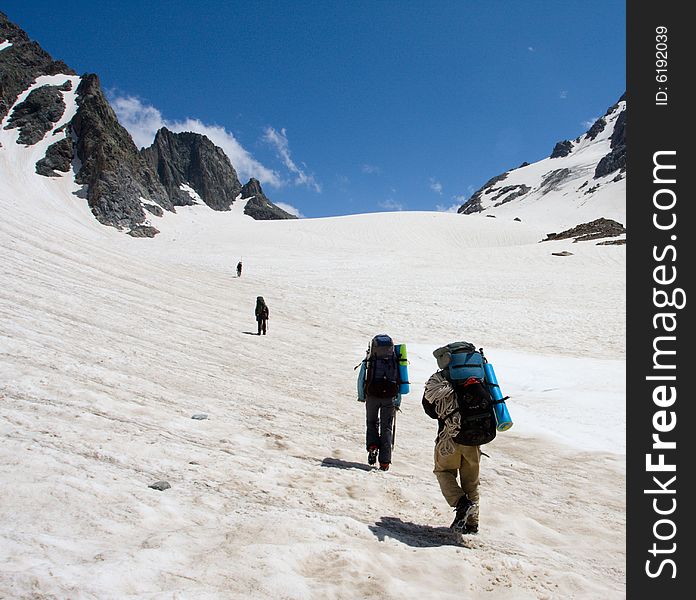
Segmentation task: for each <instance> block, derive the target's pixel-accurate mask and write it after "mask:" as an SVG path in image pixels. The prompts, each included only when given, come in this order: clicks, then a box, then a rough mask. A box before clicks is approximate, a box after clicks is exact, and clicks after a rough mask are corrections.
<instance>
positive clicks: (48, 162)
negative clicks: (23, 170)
mask: <svg viewBox="0 0 696 600" xmlns="http://www.w3.org/2000/svg"><path fill="white" fill-rule="evenodd" d="M73 154H74V147H73V141H72V138H70V137H64V138H63V139H61V140H59V141H57V142H55V143H53V144H51V145H50V146H49V147H48V150H46V156H45V157H44V158H42V159H41V160H39V161H38V162H37V163H36V172H37V173H38V174H39V175H44V176H46V177H58V176H59V174H58V173H56V171H62V172H63V173H67V172H68V171H69V170H70V166H71V165H72V160H73Z"/></svg>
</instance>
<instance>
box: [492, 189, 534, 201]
mask: <svg viewBox="0 0 696 600" xmlns="http://www.w3.org/2000/svg"><path fill="white" fill-rule="evenodd" d="M531 189H532V188H530V187H529V186H528V185H524V184H520V185H506V186H505V187H502V188H500V191H499V192H498V193H497V194H496V195H495V196H493V201H494V202H495V201H496V200H498V198H502V197H503V196H505V198H503V200H501V201H500V202H496V204H494V206H500V205H501V204H505V203H507V202H510V201H511V200H514V199H515V198H519V197H520V196H524V195H525V194H526V193H527V192H529V191H530V190H531ZM506 194H507V195H506Z"/></svg>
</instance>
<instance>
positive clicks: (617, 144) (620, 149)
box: [594, 96, 627, 179]
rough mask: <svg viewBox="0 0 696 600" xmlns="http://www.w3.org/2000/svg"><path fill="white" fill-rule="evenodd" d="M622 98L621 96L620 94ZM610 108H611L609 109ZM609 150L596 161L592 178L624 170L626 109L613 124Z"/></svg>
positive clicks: (625, 158)
mask: <svg viewBox="0 0 696 600" xmlns="http://www.w3.org/2000/svg"><path fill="white" fill-rule="evenodd" d="M622 98H623V96H622ZM610 110H611V109H610ZM610 147H611V152H609V154H607V155H606V156H603V157H602V159H601V160H600V161H599V163H597V168H596V169H595V173H594V178H595V179H599V178H600V177H605V176H607V175H609V174H610V173H613V172H614V171H625V170H626V160H627V157H626V111H625V110H624V111H622V112H621V114H620V115H619V116H618V117H617V119H616V123H615V124H614V132H613V133H612V134H611V138H610Z"/></svg>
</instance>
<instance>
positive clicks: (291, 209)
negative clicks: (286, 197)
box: [273, 202, 304, 219]
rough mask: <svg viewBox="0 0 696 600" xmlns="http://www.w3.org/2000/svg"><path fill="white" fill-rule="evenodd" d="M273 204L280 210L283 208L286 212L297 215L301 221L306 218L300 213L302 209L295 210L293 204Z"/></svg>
mask: <svg viewBox="0 0 696 600" xmlns="http://www.w3.org/2000/svg"><path fill="white" fill-rule="evenodd" d="M273 204H275V205H276V206H277V207H278V208H282V209H283V210H284V211H285V212H289V213H290V214H291V215H295V216H296V217H297V218H299V219H301V218H303V217H304V215H303V214H302V213H301V212H300V209H299V208H295V207H294V206H293V205H292V204H286V203H285V202H274V203H273Z"/></svg>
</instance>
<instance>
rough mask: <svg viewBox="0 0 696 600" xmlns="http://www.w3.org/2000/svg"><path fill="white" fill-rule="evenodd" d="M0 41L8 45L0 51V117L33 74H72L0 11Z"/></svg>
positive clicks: (61, 62)
mask: <svg viewBox="0 0 696 600" xmlns="http://www.w3.org/2000/svg"><path fill="white" fill-rule="evenodd" d="M0 41H7V42H10V43H11V44H12V45H11V46H9V47H7V48H5V49H3V51H2V52H0V74H1V76H0V120H2V119H4V118H5V116H6V115H7V113H8V111H9V109H10V107H11V106H12V105H13V104H14V102H15V100H16V99H17V96H18V95H19V94H21V93H22V92H23V91H24V90H26V89H27V88H28V87H29V85H31V83H32V82H33V81H35V80H36V78H37V77H39V76H41V75H57V74H59V73H63V74H65V75H76V73H75V71H73V70H72V69H71V68H70V67H68V66H67V65H66V64H65V63H64V62H63V61H60V60H53V58H52V57H51V56H50V55H49V54H48V53H47V52H46V51H44V50H43V48H41V46H39V44H38V43H36V42H33V41H32V40H30V39H29V36H28V35H27V34H26V32H24V31H23V30H22V29H21V28H20V27H18V26H17V25H15V24H14V23H12V22H11V21H10V20H9V19H8V18H7V15H5V14H4V13H3V12H0Z"/></svg>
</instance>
